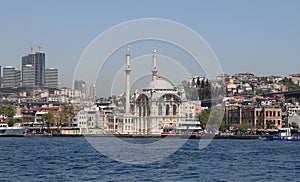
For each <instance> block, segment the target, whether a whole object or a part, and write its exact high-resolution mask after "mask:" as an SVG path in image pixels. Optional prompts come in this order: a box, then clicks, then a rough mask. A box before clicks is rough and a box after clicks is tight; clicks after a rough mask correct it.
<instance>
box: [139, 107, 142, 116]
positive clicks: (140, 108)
mask: <svg viewBox="0 0 300 182" xmlns="http://www.w3.org/2000/svg"><path fill="white" fill-rule="evenodd" d="M139 116H140V117H141V116H142V107H141V106H139Z"/></svg>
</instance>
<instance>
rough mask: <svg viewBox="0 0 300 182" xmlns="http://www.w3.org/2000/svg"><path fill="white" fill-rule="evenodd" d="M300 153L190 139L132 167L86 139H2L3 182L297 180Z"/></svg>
mask: <svg viewBox="0 0 300 182" xmlns="http://www.w3.org/2000/svg"><path fill="white" fill-rule="evenodd" d="M103 139H104V140H105V139H106V138H103ZM131 140H133V142H134V140H138V143H143V142H145V143H148V142H149V140H150V139H131ZM172 140H176V139H172ZM299 149H300V142H279V141H272V142H264V141H259V140H213V142H212V143H210V144H209V146H208V147H207V148H205V149H202V150H200V149H198V140H188V141H187V143H186V144H185V145H184V146H183V147H181V148H180V149H179V150H178V151H176V152H175V153H174V154H172V155H171V156H169V157H168V158H165V159H164V160H162V161H159V162H156V163H152V164H147V165H130V164H124V163H120V162H116V161H113V160H111V159H109V158H107V157H105V156H103V155H102V154H100V153H98V152H97V151H96V150H95V149H94V148H93V147H91V146H90V145H89V143H88V142H87V141H86V140H85V139H84V138H59V137H58V138H55V137H52V138H51V137H50V138H47V137H45V138H43V137H41V138H37V137H32V138H30V137H25V138H0V167H1V168H0V181H287V180H291V181H299V180H300V150H299Z"/></svg>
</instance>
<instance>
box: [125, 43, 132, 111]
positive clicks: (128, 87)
mask: <svg viewBox="0 0 300 182" xmlns="http://www.w3.org/2000/svg"><path fill="white" fill-rule="evenodd" d="M130 71H131V69H130V51H129V46H128V47H127V51H126V68H125V73H126V103H125V112H126V113H129V112H130Z"/></svg>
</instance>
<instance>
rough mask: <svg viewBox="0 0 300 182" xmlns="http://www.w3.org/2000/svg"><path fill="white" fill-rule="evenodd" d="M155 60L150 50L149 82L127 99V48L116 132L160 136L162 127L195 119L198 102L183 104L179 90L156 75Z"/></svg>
mask: <svg viewBox="0 0 300 182" xmlns="http://www.w3.org/2000/svg"><path fill="white" fill-rule="evenodd" d="M156 59H157V55H156V47H154V50H153V68H152V81H151V82H150V83H149V84H148V86H147V87H146V88H144V89H142V91H141V92H140V93H135V97H134V99H133V100H130V72H131V69H130V50H129V48H127V51H126V68H125V73H126V104H125V114H121V115H118V117H117V118H119V120H118V122H117V123H118V129H117V130H118V132H119V133H124V134H127V133H128V134H161V132H162V131H163V129H164V128H173V127H176V126H177V125H178V124H179V123H180V122H182V121H184V120H185V119H186V118H195V117H196V114H197V112H196V109H199V108H201V103H200V101H189V102H188V101H187V99H186V94H185V91H184V89H183V87H175V86H174V85H172V84H171V83H170V82H169V81H167V80H164V79H162V78H161V77H159V76H158V74H157V72H158V71H157V65H156ZM130 106H133V107H130ZM130 108H131V109H130ZM115 119H116V117H114V120H115ZM113 122H114V123H116V121H113Z"/></svg>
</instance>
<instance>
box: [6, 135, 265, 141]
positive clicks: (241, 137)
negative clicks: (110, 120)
mask: <svg viewBox="0 0 300 182" xmlns="http://www.w3.org/2000/svg"><path fill="white" fill-rule="evenodd" d="M0 137H26V138H30V137H32V138H35V137H67V138H68V137H71V138H73V137H117V138H148V139H151V138H153V139H155V138H157V139H159V138H166V139H187V138H188V139H232V140H258V139H259V137H260V135H202V136H188V135H182V136H165V137H163V136H160V135H133V134H124V135H121V134H116V135H113V134H110V135H109V134H107V135H82V134H73V135H71V134H54V135H49V134H27V135H25V136H11V135H6V136H4V135H2V136H1V135H0Z"/></svg>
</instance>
